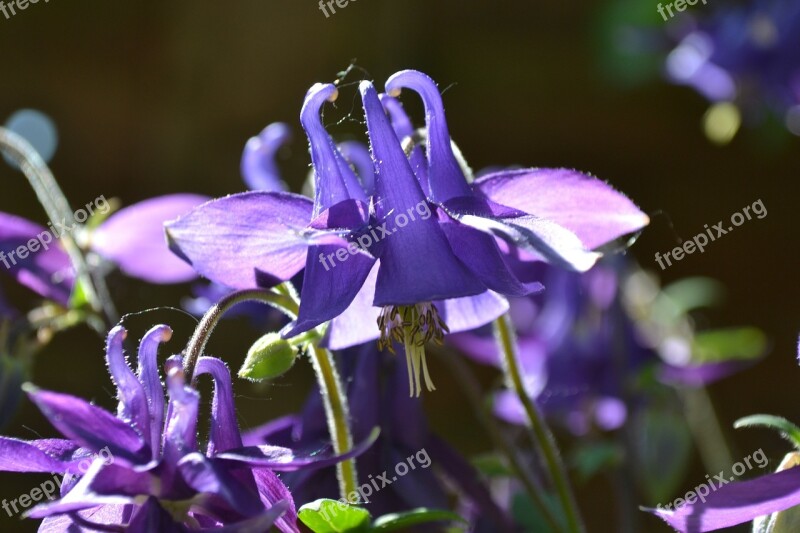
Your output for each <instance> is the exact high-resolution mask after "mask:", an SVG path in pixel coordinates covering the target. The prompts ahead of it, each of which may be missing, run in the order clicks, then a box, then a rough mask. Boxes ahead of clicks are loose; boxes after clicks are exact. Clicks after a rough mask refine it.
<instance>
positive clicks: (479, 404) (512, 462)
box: [437, 350, 564, 532]
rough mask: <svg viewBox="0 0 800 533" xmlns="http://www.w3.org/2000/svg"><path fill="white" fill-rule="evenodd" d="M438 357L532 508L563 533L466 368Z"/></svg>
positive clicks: (449, 358)
mask: <svg viewBox="0 0 800 533" xmlns="http://www.w3.org/2000/svg"><path fill="white" fill-rule="evenodd" d="M437 353H438V354H440V355H441V357H442V359H443V360H444V361H445V363H446V364H447V365H448V366H449V368H450V371H451V372H452V373H453V374H454V375H455V377H456V381H458V383H459V384H460V385H461V388H462V390H463V391H464V393H465V394H466V395H467V399H468V400H469V402H470V404H472V410H473V411H474V412H475V414H476V416H477V417H478V421H479V422H480V423H481V425H482V426H483V427H484V429H485V430H486V432H487V433H488V434H489V437H490V438H491V439H492V443H493V444H494V446H495V448H497V449H499V450H500V453H502V454H503V456H505V458H506V460H507V461H508V464H509V466H510V467H511V470H513V471H514V473H515V474H516V475H517V478H518V479H519V480H520V482H521V483H522V486H523V487H524V488H525V492H527V493H528V496H530V498H531V501H532V502H533V503H534V505H536V506H537V507H538V508H539V511H540V512H541V513H542V516H543V517H544V519H545V520H546V521H547V524H548V525H549V526H550V527H551V528H552V531H556V532H558V531H563V529H564V528H563V526H562V525H561V524H560V523H559V521H558V519H557V518H556V516H555V515H554V514H553V511H552V509H551V508H550V506H549V505H548V504H547V501H546V500H545V498H544V494H545V490H544V488H543V487H542V485H541V483H539V480H537V479H536V478H535V477H534V476H533V474H532V473H531V472H530V471H529V470H528V469H527V468H525V467H524V466H523V465H522V460H521V459H520V457H519V456H518V455H517V452H516V450H515V449H514V444H513V443H512V442H511V441H510V440H509V438H508V436H507V435H506V434H505V432H504V431H503V430H502V428H500V425H499V424H498V423H497V421H496V420H495V419H494V417H493V416H492V415H491V414H490V413H489V412H488V410H487V408H486V403H485V402H484V401H483V400H482V398H481V388H480V385H479V384H478V381H477V380H476V379H475V376H474V375H473V374H472V372H470V370H469V368H467V365H466V364H465V363H464V361H462V360H461V358H460V357H459V356H457V355H454V354H452V353H450V352H449V351H446V350H440V351H437Z"/></svg>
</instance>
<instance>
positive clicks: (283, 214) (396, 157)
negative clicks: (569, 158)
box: [167, 71, 648, 393]
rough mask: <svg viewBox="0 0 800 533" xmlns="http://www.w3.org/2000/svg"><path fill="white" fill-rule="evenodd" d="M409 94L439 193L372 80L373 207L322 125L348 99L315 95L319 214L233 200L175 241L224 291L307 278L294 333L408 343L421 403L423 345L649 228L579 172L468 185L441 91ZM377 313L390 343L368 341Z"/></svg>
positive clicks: (177, 225) (395, 80) (214, 205)
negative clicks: (417, 106)
mask: <svg viewBox="0 0 800 533" xmlns="http://www.w3.org/2000/svg"><path fill="white" fill-rule="evenodd" d="M401 87H409V88H412V89H413V90H415V91H418V92H420V94H422V96H423V101H424V102H425V105H426V115H427V132H428V134H427V136H428V142H427V160H426V161H424V162H423V163H422V165H423V167H422V168H423V170H424V172H420V171H419V168H420V167H419V165H420V163H419V162H417V163H416V166H417V168H418V174H419V175H422V174H425V175H426V176H427V181H428V185H425V184H424V181H422V180H420V178H419V176H418V174H415V172H414V169H413V168H412V165H411V163H410V162H409V159H408V158H407V157H406V155H405V153H404V152H403V148H402V146H401V140H400V139H399V138H398V134H397V132H396V131H395V127H401V126H402V124H401V122H400V121H398V114H397V113H395V116H394V119H393V121H390V118H388V117H387V115H386V111H385V109H384V106H383V105H382V103H381V101H380V98H379V95H378V93H377V91H376V90H375V88H374V87H373V85H372V84H371V83H370V82H366V81H365V82H362V83H361V85H360V92H361V97H362V100H363V105H364V111H365V115H366V123H367V130H368V132H367V133H368V136H369V139H370V145H371V146H370V151H371V155H372V160H373V166H374V169H375V172H374V180H375V181H374V191H370V192H371V194H368V192H367V189H365V187H364V183H362V182H361V181H359V179H358V177H357V176H356V174H355V172H354V171H353V169H352V168H351V166H350V165H349V164H348V161H347V160H346V159H345V157H344V156H343V155H342V153H341V151H340V150H339V148H338V147H337V146H336V144H335V143H334V142H333V140H332V139H331V137H330V136H329V135H328V133H327V131H326V130H325V128H324V127H323V125H322V123H321V120H320V109H321V107H322V105H323V104H324V103H325V102H326V101H328V100H333V99H335V98H336V95H337V94H338V90H337V88H336V87H335V86H334V85H330V84H329V85H323V84H317V85H315V86H314V87H312V88H311V89H310V90H309V92H308V94H307V95H306V100H305V103H304V105H303V109H302V111H301V122H302V124H303V127H304V129H305V131H306V134H307V136H308V138H309V142H310V152H311V159H312V162H313V167H314V171H315V196H314V200H313V202H312V201H309V200H308V199H306V198H303V197H301V196H298V195H295V194H289V193H279V192H271V193H262V192H251V193H244V194H239V195H233V196H229V197H226V198H222V199H219V200H214V201H212V202H209V203H207V204H204V205H203V206H200V207H198V208H196V209H194V210H193V211H191V212H190V213H189V214H187V215H185V216H183V217H181V218H180V219H178V220H177V221H174V222H172V223H169V224H167V232H168V235H169V238H170V241H171V242H172V244H173V249H174V250H175V252H176V253H178V254H179V255H181V256H182V257H183V258H184V259H186V260H187V261H188V262H189V263H190V264H191V265H192V266H193V267H194V268H195V270H197V272H198V273H200V274H201V275H203V276H205V277H207V278H209V279H211V280H212V281H216V282H218V283H221V284H223V285H226V286H230V287H234V288H249V287H253V286H272V285H274V284H276V283H278V282H281V281H286V280H288V279H289V278H291V277H292V276H294V275H295V274H297V273H298V272H299V271H300V270H303V269H304V278H303V289H302V295H301V305H300V312H299V316H298V318H297V320H296V321H295V322H294V323H293V324H291V325H290V326H289V327H287V328H286V329H285V330H284V334H285V335H286V336H292V335H296V334H299V333H302V332H304V331H307V330H309V329H312V328H315V327H317V326H319V325H320V324H323V323H325V322H328V321H332V320H333V323H332V324H331V326H330V333H329V335H330V336H329V338H328V344H329V346H331V347H334V348H342V347H346V346H350V345H355V344H358V343H361V342H365V341H367V340H371V339H374V338H376V337H377V336H378V335H381V336H382V343H383V345H385V346H387V347H391V345H392V341H393V340H394V341H398V342H400V343H402V344H404V346H405V349H406V354H407V356H408V357H409V361H408V364H409V366H410V368H411V369H412V372H410V373H409V375H410V376H413V381H412V383H411V389H412V392H413V391H414V390H416V391H417V393H419V391H420V389H421V384H420V379H421V376H424V378H425V382H426V385H427V387H428V389H432V388H433V384H432V382H431V380H430V376H428V374H427V365H426V362H425V352H424V348H423V346H424V344H425V342H427V341H429V340H441V338H442V337H443V335H444V333H446V332H447V331H451V332H452V331H463V330H466V329H471V328H474V327H477V326H480V325H481V324H485V323H487V322H489V321H491V320H493V319H495V318H497V316H499V315H500V314H502V313H503V312H504V311H505V310H506V309H507V304H506V303H505V302H504V301H503V299H502V298H501V297H500V295H501V294H505V295H525V294H530V293H532V292H536V291H537V290H540V288H541V285H540V284H539V283H538V282H537V281H536V280H533V279H527V278H526V277H525V276H526V274H525V270H526V269H525V267H526V265H529V264H531V263H532V262H535V261H541V260H545V261H550V262H554V263H556V264H559V265H562V266H567V267H570V268H574V269H577V270H586V269H588V268H589V267H590V266H591V265H592V264H593V263H594V261H595V260H596V259H597V257H599V254H598V253H596V252H593V251H591V249H592V248H595V247H597V246H599V245H601V244H604V243H606V242H608V241H610V240H613V239H615V238H618V237H620V236H622V235H625V234H627V233H631V232H635V231H638V230H639V229H641V228H642V227H643V226H644V225H645V224H647V221H648V219H647V216H646V215H644V213H642V212H641V211H640V210H639V209H638V208H637V207H636V206H635V205H633V203H631V202H630V201H629V200H628V199H627V198H626V197H625V196H623V195H621V194H619V193H617V192H616V191H614V190H613V189H612V188H610V187H609V186H607V185H606V184H604V183H603V182H601V181H599V180H597V179H595V178H592V177H590V176H586V175H583V174H580V173H578V172H574V171H568V170H544V169H531V170H524V171H514V172H507V173H499V174H495V175H491V176H486V177H484V178H483V179H482V180H481V181H480V182H479V183H476V184H474V185H471V184H470V183H468V181H467V179H466V176H465V175H464V173H463V172H462V170H461V168H460V166H459V164H458V161H457V160H456V158H455V156H454V154H453V152H452V149H451V147H450V135H449V132H448V130H447V125H446V121H445V117H444V112H443V108H442V104H441V97H440V95H439V93H438V90H437V89H436V87H435V85H434V84H433V82H432V81H431V80H430V78H428V77H427V76H425V75H424V74H422V73H419V72H414V71H405V72H401V73H399V74H397V75H395V76H393V77H392V78H391V79H390V80H389V82H388V83H387V89H388V90H390V91H392V92H393V93H396V92H397V90H398V89H399V88H401ZM384 100H385V101H386V99H384ZM389 105H391V104H389ZM390 110H391V108H390ZM403 127H405V126H403ZM412 157H415V158H416V159H415V160H416V161H418V160H419V158H418V156H414V155H413V153H412ZM423 186H424V187H423ZM533 191H535V192H533ZM426 213H427V216H426V215H425V214H426ZM531 213H533V214H531ZM430 215H434V216H430ZM400 217H403V218H402V219H401V218H400ZM400 220H403V222H402V223H400V222H399V221H400ZM395 222H396V224H395ZM390 224H391V225H392V226H394V227H389V225H390ZM376 230H380V235H379V234H378V233H377V231H376ZM343 250H345V251H348V253H349V255H347V256H342V255H341V254H342V251H343ZM337 254H338V255H337ZM342 257H346V259H342ZM337 259H338V260H337ZM376 314H380V316H379V323H380V330H379V329H378V328H375V329H374V330H372V331H371V332H370V331H369V330H368V329H367V328H363V327H362V326H363V322H364V320H365V317H372V316H375V315H376ZM337 317H338V320H337Z"/></svg>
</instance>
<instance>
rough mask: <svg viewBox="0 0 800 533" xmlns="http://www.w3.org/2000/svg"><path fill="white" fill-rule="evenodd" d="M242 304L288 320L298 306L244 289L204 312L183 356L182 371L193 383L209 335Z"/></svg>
mask: <svg viewBox="0 0 800 533" xmlns="http://www.w3.org/2000/svg"><path fill="white" fill-rule="evenodd" d="M243 302H261V303H264V304H267V305H271V306H273V307H276V308H278V309H280V310H281V311H283V312H284V313H285V314H287V315H288V316H289V317H290V318H296V317H297V310H298V304H297V302H295V301H294V300H293V299H292V298H289V297H288V296H285V295H283V294H279V293H277V292H274V291H270V290H266V289H245V290H241V291H236V292H232V293H231V294H228V295H227V296H225V297H223V298H221V299H220V300H219V301H218V302H217V303H216V304H214V305H213V306H212V307H211V309H209V310H208V311H206V314H205V315H203V318H202V319H201V320H200V323H199V324H198V325H197V328H196V329H195V330H194V334H193V335H192V338H191V339H190V340H189V344H187V345H186V350H185V351H184V356H183V369H184V372H185V374H186V375H187V376H192V382H193V383H194V368H195V365H196V364H197V359H198V358H199V357H200V356H201V355H202V354H203V351H204V350H205V348H206V345H207V344H208V339H209V338H210V337H211V333H213V332H214V329H215V328H216V327H217V324H219V321H220V320H221V319H222V317H223V315H225V313H227V312H228V311H229V310H230V309H231V308H232V307H234V306H236V305H238V304H240V303H243Z"/></svg>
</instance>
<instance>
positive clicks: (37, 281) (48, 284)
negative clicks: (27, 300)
mask: <svg viewBox="0 0 800 533" xmlns="http://www.w3.org/2000/svg"><path fill="white" fill-rule="evenodd" d="M49 231H50V230H49V229H48V228H45V227H43V226H40V225H38V224H36V223H35V222H31V221H29V220H26V219H24V218H21V217H18V216H15V215H10V214H8V213H0V263H1V264H2V266H0V273H3V272H5V273H8V274H10V275H11V277H13V278H14V279H15V280H16V281H17V282H18V283H20V284H21V285H24V286H25V287H28V288H29V289H31V290H32V291H34V292H36V293H37V294H39V295H40V296H42V297H44V298H47V299H49V300H53V301H55V302H57V303H59V304H61V305H64V306H66V305H67V303H68V302H69V297H70V294H71V293H72V286H73V284H74V282H75V274H74V272H73V269H72V263H71V262H70V260H69V256H68V255H67V253H66V252H65V251H64V250H63V249H62V248H61V247H60V246H59V245H58V244H57V243H56V242H54V239H53V238H52V234H51V235H50V239H49V240H50V241H51V242H52V244H50V243H46V244H47V247H46V248H43V247H42V244H41V243H42V242H43V241H45V240H48V239H45V238H42V239H41V240H37V236H39V235H44V233H46V232H49ZM31 241H33V242H35V243H36V244H35V246H33V247H31V246H29V244H28V243H29V242H31ZM34 248H35V250H34ZM19 249H23V250H24V252H23V253H24V254H25V257H20V255H19V252H18V250H19Z"/></svg>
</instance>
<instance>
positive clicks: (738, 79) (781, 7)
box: [666, 0, 800, 134]
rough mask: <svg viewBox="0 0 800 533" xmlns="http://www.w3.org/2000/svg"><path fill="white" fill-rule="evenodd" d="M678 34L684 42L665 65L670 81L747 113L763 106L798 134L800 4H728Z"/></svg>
mask: <svg viewBox="0 0 800 533" xmlns="http://www.w3.org/2000/svg"><path fill="white" fill-rule="evenodd" d="M709 8H710V6H709ZM684 22H685V21H684ZM678 30H679V31H680V32H681V33H682V38H681V40H680V42H679V44H678V46H677V47H676V48H675V49H674V50H673V51H672V52H671V54H670V55H669V57H668V59H667V63H666V67H667V68H666V70H667V74H668V75H669V77H670V79H671V80H672V81H673V82H675V83H680V84H685V85H689V86H691V87H693V88H694V89H695V90H697V91H698V92H699V93H701V94H702V95H703V96H705V97H706V98H707V99H708V100H710V101H712V102H735V103H736V104H738V105H739V106H740V107H743V108H745V109H746V110H748V111H753V110H760V108H761V107H763V106H765V105H766V106H768V107H770V108H771V109H772V110H773V111H775V112H777V113H778V114H779V116H781V118H785V120H786V121H787V125H788V126H789V128H790V129H791V130H792V132H793V133H795V134H798V133H800V4H798V3H797V2H795V1H793V0H756V1H753V2H747V3H744V4H742V5H733V6H727V5H726V6H722V7H719V8H717V10H716V12H714V13H713V14H712V15H710V16H707V17H704V18H702V19H700V20H698V21H696V22H693V23H692V24H690V25H689V26H688V27H687V26H686V25H684V26H683V27H679V28H678ZM687 30H688V31H687Z"/></svg>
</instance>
